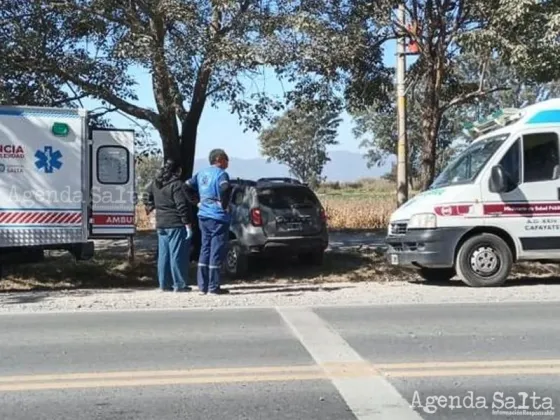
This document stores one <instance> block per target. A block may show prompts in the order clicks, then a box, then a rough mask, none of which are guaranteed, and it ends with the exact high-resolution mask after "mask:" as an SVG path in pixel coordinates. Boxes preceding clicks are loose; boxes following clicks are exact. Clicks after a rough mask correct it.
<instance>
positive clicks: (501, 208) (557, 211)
mask: <svg viewBox="0 0 560 420" xmlns="http://www.w3.org/2000/svg"><path fill="white" fill-rule="evenodd" d="M484 214H488V215H491V214H498V215H503V216H551V215H560V202H553V203H496V204H484Z"/></svg>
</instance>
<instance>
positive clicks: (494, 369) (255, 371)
mask: <svg viewBox="0 0 560 420" xmlns="http://www.w3.org/2000/svg"><path fill="white" fill-rule="evenodd" d="M377 375H384V376H388V377H408V378H414V377H438V376H440V377H441V376H499V375H560V360H555V359H553V360H546V359H545V360H495V361H463V362H461V361H455V362H419V363H391V364H371V363H368V362H365V363H362V362H357V363H326V364H322V365H305V366H266V367H236V368H210V369H178V370H151V371H128V372H82V373H61V374H40V375H19V376H0V392H8V391H32V390H49V389H73V388H99V387H108V388H109V387H137V386H158V385H181V384H210V383H223V384H226V383H238V382H247V383H248V382H273V381H304V380H326V379H329V378H332V377H340V378H345V377H346V378H350V377H352V378H356V377H371V376H377Z"/></svg>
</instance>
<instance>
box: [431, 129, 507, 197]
mask: <svg viewBox="0 0 560 420" xmlns="http://www.w3.org/2000/svg"><path fill="white" fill-rule="evenodd" d="M508 136H509V134H501V135H498V136H493V137H488V138H487V139H484V140H480V141H477V142H475V143H473V144H471V145H470V146H469V147H467V148H466V149H465V150H464V151H463V152H462V153H461V154H460V155H459V156H457V157H456V158H455V159H453V160H452V161H451V162H450V163H449V165H447V166H446V167H445V169H444V170H443V171H442V172H441V174H440V175H439V176H438V177H437V178H436V179H435V181H434V182H433V184H432V185H431V187H430V189H432V188H441V187H446V186H449V185H457V184H466V183H469V182H472V181H473V180H474V179H475V178H476V176H477V175H478V174H479V172H480V171H481V170H482V168H484V165H486V162H488V160H489V159H490V158H491V157H492V156H493V155H494V153H496V151H497V150H498V148H499V147H500V146H501V145H502V143H503V142H504V141H505V140H506V139H507V138H508Z"/></svg>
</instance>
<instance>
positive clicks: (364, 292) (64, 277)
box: [0, 235, 560, 312]
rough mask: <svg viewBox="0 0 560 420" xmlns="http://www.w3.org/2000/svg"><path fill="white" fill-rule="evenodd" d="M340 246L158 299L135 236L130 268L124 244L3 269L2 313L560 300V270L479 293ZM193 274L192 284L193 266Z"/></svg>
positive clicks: (147, 253)
mask: <svg viewBox="0 0 560 420" xmlns="http://www.w3.org/2000/svg"><path fill="white" fill-rule="evenodd" d="M354 239H355V237H354ZM337 241H338V242H337ZM337 241H335V245H334V246H333V247H332V248H331V249H330V250H329V251H328V253H327V256H326V258H325V262H324V265H323V266H321V267H312V266H305V265H302V264H299V263H297V262H293V261H286V260H267V261H262V262H261V263H259V264H257V265H255V266H253V270H252V271H251V273H250V275H249V276H248V277H247V278H246V279H244V280H242V281H239V280H237V281H233V280H231V279H228V278H226V279H225V281H224V283H225V286H226V287H228V288H230V290H231V292H232V293H231V294H230V295H228V296H221V297H208V296H198V295H197V294H196V293H187V294H173V293H160V292H158V291H157V290H156V289H157V280H156V261H155V243H154V240H153V237H151V236H150V235H146V236H140V237H138V239H137V241H136V258H135V261H134V263H132V264H130V263H128V262H127V247H126V243H125V242H122V243H119V242H105V243H100V244H99V246H98V249H97V252H96V255H95V258H94V259H92V260H90V261H82V262H76V261H74V259H73V258H72V257H70V256H69V255H67V254H62V255H61V254H60V253H51V254H49V255H48V256H47V257H46V259H45V261H42V262H40V263H36V264H27V265H19V266H13V267H10V268H7V269H6V270H5V273H4V278H3V279H2V280H0V312H13V311H58V310H106V309H145V308H159V309H165V308H167V309H171V308H205V307H223V306H226V307H228V306H249V307H251V306H284V305H305V306H317V305H352V304H395V303H445V302H488V301H492V302H494V301H518V300H543V301H546V300H548V301H550V300H552V301H560V266H558V265H554V264H547V265H538V264H519V265H517V266H516V267H515V270H514V272H513V274H512V276H511V280H510V281H509V282H508V283H507V285H506V286H505V287H501V288H492V289H474V288H470V287H466V286H464V285H463V283H461V282H459V281H451V282H448V283H444V284H439V285H427V284H425V283H424V282H423V281H422V280H421V279H420V278H419V277H418V276H416V274H415V273H414V272H413V271H411V270H403V269H399V268H395V267H392V266H390V265H388V264H387V263H386V261H385V258H384V255H383V249H382V248H381V247H380V245H379V243H377V244H376V242H375V240H373V239H372V241H371V244H369V245H368V244H363V243H359V244H358V245H356V244H353V242H352V241H350V242H349V241H345V240H344V237H339V238H338V240H337ZM358 242H359V241H358ZM336 243H338V245H337V244H336ZM354 243H355V241H354ZM190 275H191V281H190V284H191V285H193V284H195V283H196V279H195V266H194V265H193V266H191V270H190ZM194 290H195V291H196V287H195V289H194Z"/></svg>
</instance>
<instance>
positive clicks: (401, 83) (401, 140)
mask: <svg viewBox="0 0 560 420" xmlns="http://www.w3.org/2000/svg"><path fill="white" fill-rule="evenodd" d="M398 19H399V26H401V27H403V28H404V27H405V26H406V17H405V8H404V4H402V3H401V4H399V10H398ZM398 31H399V36H398V38H397V127H398V130H397V131H398V147H397V204H398V205H399V206H401V205H402V204H404V203H405V202H406V201H407V200H408V141H407V136H406V93H405V73H406V41H405V36H404V31H403V30H401V29H400V28H399V29H398Z"/></svg>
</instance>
